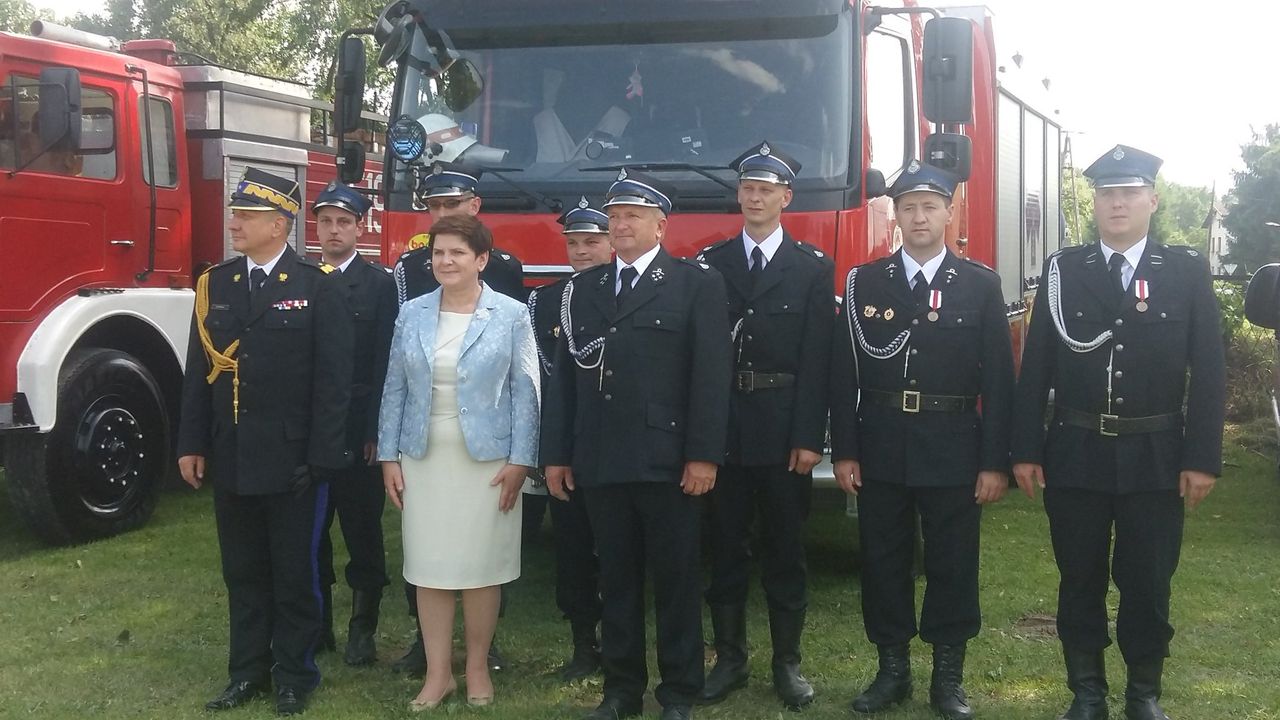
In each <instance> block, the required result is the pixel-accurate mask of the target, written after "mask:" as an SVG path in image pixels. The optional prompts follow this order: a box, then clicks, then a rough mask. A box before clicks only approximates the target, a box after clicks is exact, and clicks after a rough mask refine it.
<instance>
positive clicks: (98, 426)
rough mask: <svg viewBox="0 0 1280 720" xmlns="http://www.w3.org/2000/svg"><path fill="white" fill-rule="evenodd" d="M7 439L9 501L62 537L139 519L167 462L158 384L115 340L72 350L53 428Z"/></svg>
mask: <svg viewBox="0 0 1280 720" xmlns="http://www.w3.org/2000/svg"><path fill="white" fill-rule="evenodd" d="M8 442H9V447H8V451H9V453H8V454H9V457H8V458H6V459H7V461H8V468H7V480H8V482H7V484H8V486H9V492H10V495H11V496H12V499H13V504H14V506H15V507H16V508H17V509H18V511H19V513H20V514H21V515H22V516H23V518H24V519H25V520H26V522H27V524H28V525H30V526H31V530H32V532H33V533H35V534H36V535H37V536H38V537H40V538H41V539H43V540H45V541H46V542H50V543H54V544H59V545H65V544H69V543H76V542H85V541H88V540H94V539H96V538H102V537H107V536H109V535H115V534H117V533H121V532H124V531H126V530H132V529H134V528H137V527H140V526H142V525H143V524H145V523H146V521H147V520H148V519H149V518H150V517H151V513H152V511H153V510H155V506H156V494H157V492H158V491H159V489H160V485H161V481H162V479H163V478H164V476H165V470H166V468H168V467H169V464H170V463H169V454H170V453H169V420H168V416H167V413H166V412H165V406H164V402H163V400H162V397H161V393H160V386H159V385H158V384H157V383H156V381H155V378H153V377H152V376H151V373H150V372H148V371H147V369H146V368H145V367H143V365H142V364H141V363H139V362H138V361H137V360H136V359H134V358H133V357H132V356H131V355H128V354H126V353H123V352H120V351H117V350H104V349H101V348H85V349H80V350H75V351H73V352H72V353H71V354H70V355H68V356H67V359H66V361H65V362H64V363H63V365H62V371H61V373H60V374H59V378H58V417H57V420H56V421H55V425H54V427H53V430H52V431H51V432H48V433H42V434H39V435H27V436H15V437H11V438H10V439H9V440H8Z"/></svg>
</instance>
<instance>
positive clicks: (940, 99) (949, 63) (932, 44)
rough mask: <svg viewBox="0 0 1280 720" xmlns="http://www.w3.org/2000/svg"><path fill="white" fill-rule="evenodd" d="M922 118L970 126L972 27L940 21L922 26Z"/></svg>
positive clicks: (953, 19)
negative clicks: (923, 116)
mask: <svg viewBox="0 0 1280 720" xmlns="http://www.w3.org/2000/svg"><path fill="white" fill-rule="evenodd" d="M923 57H924V68H923V75H924V86H923V88H922V92H921V95H922V96H923V100H924V103H923V104H924V115H925V117H927V118H928V119H929V121H930V122H935V123H969V122H973V24H972V23H971V22H970V21H969V20H966V19H965V18H959V17H940V18H934V19H932V20H930V21H929V22H927V23H925V26H924V52H923Z"/></svg>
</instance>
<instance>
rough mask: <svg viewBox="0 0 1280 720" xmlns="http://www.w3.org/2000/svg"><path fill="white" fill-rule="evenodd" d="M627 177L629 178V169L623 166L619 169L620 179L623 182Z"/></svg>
mask: <svg viewBox="0 0 1280 720" xmlns="http://www.w3.org/2000/svg"><path fill="white" fill-rule="evenodd" d="M626 179H627V169H626V168H622V169H621V170H619V171H618V181H619V182H621V181H623V180H626Z"/></svg>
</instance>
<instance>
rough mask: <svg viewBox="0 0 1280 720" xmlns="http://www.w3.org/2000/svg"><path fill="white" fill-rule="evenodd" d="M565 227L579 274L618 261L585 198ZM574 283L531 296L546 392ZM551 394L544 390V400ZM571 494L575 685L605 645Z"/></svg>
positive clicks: (583, 510)
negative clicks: (563, 304) (565, 299)
mask: <svg viewBox="0 0 1280 720" xmlns="http://www.w3.org/2000/svg"><path fill="white" fill-rule="evenodd" d="M559 222H560V224H561V225H562V226H564V230H563V234H564V239H565V247H566V250H567V254H568V256H569V265H570V266H571V267H572V268H573V270H574V272H582V271H583V270H587V269H588V268H593V267H595V266H597V265H604V264H606V263H609V262H611V261H612V260H613V246H612V245H610V244H609V216H608V215H605V214H604V213H603V212H601V211H599V210H597V209H595V208H594V207H591V204H590V202H589V201H588V200H587V199H586V198H585V197H583V198H582V199H581V200H580V201H579V202H578V205H577V207H574V208H572V209H570V210H569V211H568V212H566V213H564V214H563V215H561V216H560V218H559ZM568 282H569V279H568V278H565V279H563V280H559V281H557V282H554V283H551V284H549V285H543V286H542V287H539V288H534V289H533V290H532V291H531V292H530V293H529V316H530V318H531V319H532V320H533V331H534V335H535V336H536V338H537V341H538V363H539V365H540V366H541V369H542V382H543V385H544V386H545V385H546V383H547V380H548V378H550V376H551V359H552V358H553V357H555V351H556V343H557V342H559V340H560V333H561V327H560V325H561V321H560V298H561V296H563V295H564V286H565V285H566V284H567V283H568ZM545 390H546V388H545V387H544V388H543V396H544V397H545V396H546V392H545ZM566 494H567V495H568V496H569V501H568V502H554V503H552V504H551V527H552V532H554V534H555V553H556V607H558V608H559V609H560V612H561V613H562V614H563V615H564V617H566V618H568V619H569V625H570V627H571V629H572V633H573V656H572V657H571V658H570V659H569V661H568V662H567V663H565V664H564V666H563V667H562V668H561V669H560V679H561V680H563V681H565V682H572V681H574V680H581V679H582V678H585V677H587V676H589V675H592V674H594V673H596V672H597V671H598V670H599V669H600V644H599V642H598V640H597V638H596V626H597V625H598V624H599V623H600V563H599V560H598V559H597V558H596V543H595V536H594V535H592V533H591V522H590V519H589V518H588V517H587V506H586V503H585V502H584V501H583V499H582V490H571V491H568V492H567V493H566Z"/></svg>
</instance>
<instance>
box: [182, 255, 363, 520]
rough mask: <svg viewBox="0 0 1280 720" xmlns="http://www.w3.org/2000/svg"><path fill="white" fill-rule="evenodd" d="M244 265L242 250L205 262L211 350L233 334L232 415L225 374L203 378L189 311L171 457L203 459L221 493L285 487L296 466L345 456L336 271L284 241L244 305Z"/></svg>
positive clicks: (328, 463) (345, 305)
mask: <svg viewBox="0 0 1280 720" xmlns="http://www.w3.org/2000/svg"><path fill="white" fill-rule="evenodd" d="M246 268H247V263H246V261H245V259H244V257H243V256H241V257H238V258H234V259H232V260H228V261H226V262H223V263H222V264H220V265H215V266H214V267H212V268H210V269H209V270H208V274H209V314H208V316H207V317H206V318H205V327H206V328H208V330H209V334H210V337H211V339H212V341H213V345H214V347H215V348H216V349H217V350H218V351H219V352H223V351H225V350H226V348H227V346H229V345H230V344H231V343H232V342H234V341H236V340H239V341H240V345H239V347H238V348H237V351H236V353H235V357H236V358H238V359H239V363H240V392H239V397H240V411H239V420H238V422H237V420H236V416H235V414H234V413H233V404H232V403H233V399H234V392H233V388H232V382H233V377H234V376H233V373H232V372H231V371H230V370H226V371H224V372H222V373H221V374H220V375H218V377H217V379H216V380H214V382H213V384H212V385H210V384H209V383H208V382H207V381H206V379H205V378H206V375H207V374H208V373H209V369H210V366H209V361H208V358H207V357H206V356H205V353H204V349H203V346H202V345H201V343H200V335H199V331H198V327H197V324H196V323H197V319H196V317H195V316H194V315H193V317H192V322H191V337H190V340H189V341H188V345H187V367H186V375H185V377H184V378H183V388H182V421H181V425H180V428H179V431H178V456H179V457H181V456H183V455H203V456H205V457H206V458H208V461H209V467H208V476H209V477H210V478H212V480H213V482H214V484H215V485H216V486H217V487H219V488H220V489H222V490H224V491H227V492H233V493H237V494H241V495H263V494H269V493H280V492H285V491H287V490H289V489H290V488H291V481H292V479H293V474H294V471H295V470H296V469H297V468H298V467H300V466H302V465H311V466H314V467H320V468H326V469H338V468H342V467H346V466H347V465H349V464H350V463H351V461H352V455H351V451H350V450H348V449H347V443H346V437H345V435H346V418H347V409H348V404H349V398H350V395H351V390H350V388H351V364H352V356H353V355H354V354H355V349H354V341H353V332H352V322H351V307H350V303H349V302H348V300H347V297H346V291H345V289H344V287H343V284H342V276H341V275H340V274H339V273H337V272H330V273H327V274H326V272H325V271H324V270H322V269H321V266H320V264H319V263H317V262H316V261H314V260H311V259H309V258H305V257H299V256H298V254H297V253H295V252H294V251H293V249H292V248H286V249H285V251H284V255H282V256H281V257H280V260H279V261H278V262H277V263H276V265H275V267H274V268H272V270H271V274H270V275H268V276H267V281H266V283H265V284H264V285H263V286H262V288H261V289H260V290H259V291H258V295H259V298H257V299H255V300H254V301H253V302H252V304H251V303H250V299H249V280H248V272H247V270H246Z"/></svg>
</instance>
